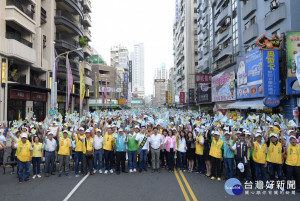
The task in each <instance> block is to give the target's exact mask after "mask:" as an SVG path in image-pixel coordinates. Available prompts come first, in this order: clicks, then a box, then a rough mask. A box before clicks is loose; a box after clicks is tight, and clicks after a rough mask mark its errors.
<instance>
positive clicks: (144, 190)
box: [0, 170, 300, 201]
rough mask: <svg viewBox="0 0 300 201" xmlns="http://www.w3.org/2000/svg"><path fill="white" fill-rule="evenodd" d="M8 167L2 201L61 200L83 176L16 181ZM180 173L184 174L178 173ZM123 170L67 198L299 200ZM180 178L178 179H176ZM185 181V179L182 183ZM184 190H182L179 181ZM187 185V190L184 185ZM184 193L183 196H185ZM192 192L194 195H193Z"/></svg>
mask: <svg viewBox="0 0 300 201" xmlns="http://www.w3.org/2000/svg"><path fill="white" fill-rule="evenodd" d="M9 172H10V170H8V171H7V173H6V174H5V175H3V174H2V172H1V174H0V197H1V199H0V200H2V201H18V200H20V201H27V200H28V201H29V200H30V201H35V200H36V201H44V200H45V201H56V200H64V199H65V198H66V197H67V195H68V194H69V193H70V192H71V191H72V189H73V188H74V187H75V186H76V185H77V184H78V183H79V182H80V181H81V180H82V179H83V177H82V176H81V177H79V178H75V177H74V176H73V174H70V176H68V177H66V176H63V177H61V178H58V177H57V175H55V176H50V177H49V178H45V177H44V175H43V177H42V178H40V179H34V180H33V179H31V182H27V183H22V184H19V183H18V179H17V178H16V175H15V174H13V175H11V174H10V173H9ZM182 175H184V176H182ZM177 176H178V179H179V180H177V178H176V175H175V173H169V172H167V171H165V170H163V171H162V172H161V173H151V172H150V171H148V172H143V173H127V174H124V173H123V174H122V173H121V174H120V175H116V174H115V173H114V174H108V175H104V174H102V175H101V174H99V173H97V174H95V175H92V176H88V177H87V178H86V179H85V180H84V181H83V182H82V183H81V185H80V186H79V187H78V189H77V190H75V191H74V193H73V194H72V195H71V197H70V198H69V200H70V201H83V200H86V201H92V200H101V201H102V200H105V201H123V200H124V201H127V200H128V201H135V200H136V201H139V200H145V201H159V200H164V201H168V200H170V201H174V200H191V201H192V200H212V201H218V200H220V201H221V200H245V201H248V200H249V201H250V200H251V201H252V200H253V199H255V200H256V201H259V200H266V199H272V201H277V200H278V201H279V200H282V199H283V198H285V199H288V200H289V201H293V200H298V201H299V199H300V194H299V193H298V194H297V193H296V195H284V196H283V195H277V196H276V195H245V194H244V193H243V194H242V195H240V196H231V195H228V194H227V193H226V192H225V190H224V183H225V181H221V182H218V181H211V180H210V179H209V178H207V177H205V176H202V175H199V174H196V173H187V172H185V173H183V174H180V173H178V172H177ZM179 181H180V182H179ZM185 181H186V182H185ZM179 183H181V184H182V187H183V189H184V191H185V192H186V194H185V193H183V191H182V189H181V187H180V184H179ZM187 186H190V189H189V188H188V187H187ZM185 195H186V196H187V197H185ZM193 195H194V196H193Z"/></svg>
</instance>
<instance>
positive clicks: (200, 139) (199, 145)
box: [195, 128, 205, 174]
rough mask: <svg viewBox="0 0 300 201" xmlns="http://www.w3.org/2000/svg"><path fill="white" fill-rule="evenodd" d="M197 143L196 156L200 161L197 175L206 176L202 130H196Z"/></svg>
mask: <svg viewBox="0 0 300 201" xmlns="http://www.w3.org/2000/svg"><path fill="white" fill-rule="evenodd" d="M195 134H196V143H195V154H196V157H197V160H198V167H197V171H196V173H200V174H205V163H204V158H203V151H204V137H203V136H202V135H201V134H200V129H199V128H196V129H195Z"/></svg>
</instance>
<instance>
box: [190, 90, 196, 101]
mask: <svg viewBox="0 0 300 201" xmlns="http://www.w3.org/2000/svg"><path fill="white" fill-rule="evenodd" d="M194 100H195V94H194V89H189V104H190V105H193V104H194V102H195V101H194Z"/></svg>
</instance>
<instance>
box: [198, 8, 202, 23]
mask: <svg viewBox="0 0 300 201" xmlns="http://www.w3.org/2000/svg"><path fill="white" fill-rule="evenodd" d="M201 17H202V12H201V11H200V12H199V13H198V15H197V22H198V23H199V22H200V20H201Z"/></svg>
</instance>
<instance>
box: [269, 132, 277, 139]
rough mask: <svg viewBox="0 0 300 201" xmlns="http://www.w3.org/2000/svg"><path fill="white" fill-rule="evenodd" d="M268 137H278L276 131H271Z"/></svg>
mask: <svg viewBox="0 0 300 201" xmlns="http://www.w3.org/2000/svg"><path fill="white" fill-rule="evenodd" d="M270 137H276V138H278V136H277V134H276V133H271V135H270Z"/></svg>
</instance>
